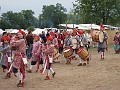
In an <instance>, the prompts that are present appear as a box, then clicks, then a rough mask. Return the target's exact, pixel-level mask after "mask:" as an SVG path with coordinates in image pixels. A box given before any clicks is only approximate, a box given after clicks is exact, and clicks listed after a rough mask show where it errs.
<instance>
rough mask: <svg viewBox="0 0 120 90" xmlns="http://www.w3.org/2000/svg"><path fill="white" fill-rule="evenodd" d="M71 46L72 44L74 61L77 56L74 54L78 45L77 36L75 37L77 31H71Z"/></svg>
mask: <svg viewBox="0 0 120 90" xmlns="http://www.w3.org/2000/svg"><path fill="white" fill-rule="evenodd" d="M72 44H73V47H72V49H73V53H74V59H75V60H76V59H77V57H78V55H77V54H76V53H77V51H78V44H79V36H78V35H77V30H76V29H74V30H73V35H72Z"/></svg>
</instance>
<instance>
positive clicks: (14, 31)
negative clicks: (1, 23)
mask: <svg viewBox="0 0 120 90" xmlns="http://www.w3.org/2000/svg"><path fill="white" fill-rule="evenodd" d="M18 31H19V30H17V29H14V30H12V32H10V33H17V32H18Z"/></svg>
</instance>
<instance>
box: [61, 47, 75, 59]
mask: <svg viewBox="0 0 120 90" xmlns="http://www.w3.org/2000/svg"><path fill="white" fill-rule="evenodd" d="M63 54H64V57H65V58H69V57H71V56H72V54H73V53H72V50H71V49H65V50H64V51H63Z"/></svg>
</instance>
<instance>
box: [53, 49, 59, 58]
mask: <svg viewBox="0 0 120 90" xmlns="http://www.w3.org/2000/svg"><path fill="white" fill-rule="evenodd" d="M59 56H60V54H59V52H58V50H57V49H54V52H53V60H55V59H57V58H58V57H59Z"/></svg>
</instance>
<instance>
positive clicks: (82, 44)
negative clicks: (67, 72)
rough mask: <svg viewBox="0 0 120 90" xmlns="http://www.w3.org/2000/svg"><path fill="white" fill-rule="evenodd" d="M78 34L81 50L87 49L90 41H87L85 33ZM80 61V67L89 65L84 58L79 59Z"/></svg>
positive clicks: (81, 31)
mask: <svg viewBox="0 0 120 90" xmlns="http://www.w3.org/2000/svg"><path fill="white" fill-rule="evenodd" d="M78 34H79V40H80V45H79V46H80V48H86V45H88V41H87V38H86V37H85V36H84V31H83V30H79V31H78ZM86 49H87V48H86ZM79 60H80V63H79V64H78V66H82V65H84V66H85V65H87V61H85V60H83V59H82V58H79Z"/></svg>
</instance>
